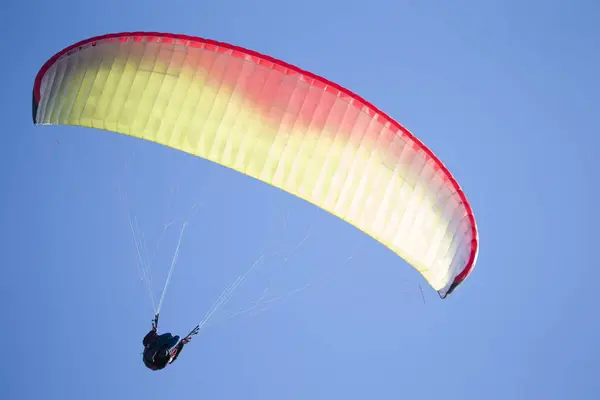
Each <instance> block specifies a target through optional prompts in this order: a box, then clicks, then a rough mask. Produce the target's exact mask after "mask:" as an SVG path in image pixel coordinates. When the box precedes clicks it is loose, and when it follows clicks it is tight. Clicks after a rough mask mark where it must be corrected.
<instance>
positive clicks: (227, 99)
mask: <svg viewBox="0 0 600 400" xmlns="http://www.w3.org/2000/svg"><path fill="white" fill-rule="evenodd" d="M33 120H34V123H35V124H55V125H78V126H85V127H91V128H98V129H103V130H107V131H112V132H118V133H121V134H125V135H130V136H133V137H137V138H141V139H145V140H149V141H153V142H156V143H159V144H162V145H165V146H169V147H172V148H175V149H178V150H181V151H184V152H188V153H191V154H194V155H196V156H198V157H202V158H205V159H208V160H211V161H213V162H216V163H218V164H221V165H223V166H226V167H228V168H231V169H234V170H236V171H239V172H241V173H243V174H247V175H249V176H251V177H254V178H256V179H259V180H261V181H264V182H266V183H268V184H270V185H273V186H275V187H278V188H280V189H282V190H284V191H287V192H289V193H291V194H293V195H295V196H298V197H300V198H302V199H304V200H306V201H309V202H310V203H313V204H314V205H316V206H318V207H321V208H322V209H324V210H327V211H328V212H330V213H331V214H334V215H336V216H338V217H339V218H341V219H343V220H345V221H347V222H348V223H350V224H351V225H353V226H355V227H356V228H358V229H360V230H362V231H363V232H365V233H366V234H368V235H370V236H372V237H373V238H375V239H376V240H378V241H379V242H381V243H382V244H384V245H385V246H387V247H388V248H389V249H391V250H392V251H394V252H395V253H397V254H398V255H399V256H401V257H402V258H404V259H405V260H406V261H407V262H408V263H409V264H411V265H412V266H413V267H414V268H416V269H417V270H418V271H419V272H420V273H421V274H422V275H423V276H424V278H425V279H426V280H427V281H428V282H429V284H430V285H431V286H432V287H433V288H434V289H435V290H437V291H438V293H439V295H440V296H441V297H442V298H444V297H446V296H447V295H448V294H449V293H450V292H451V291H452V290H454V288H455V287H456V286H458V285H459V284H460V283H461V282H462V281H463V280H464V279H465V278H466V277H467V275H469V273H470V272H471V270H472V268H473V266H474V264H475V261H476V258H477V252H478V234H477V227H476V224H475V219H474V217H473V213H472V212H471V208H470V206H469V204H468V202H467V200H466V197H465V195H464V193H463V192H462V190H461V189H460V187H459V185H458V183H457V182H456V180H455V179H454V178H453V177H452V175H451V174H450V172H449V171H448V170H447V168H446V167H445V166H444V165H443V164H442V163H441V162H440V161H439V160H438V159H437V158H436V156H435V155H434V154H433V153H432V152H431V151H430V150H429V149H428V148H426V147H425V146H424V145H423V144H422V143H421V142H420V141H419V140H418V139H416V138H415V137H414V136H413V135H412V134H411V133H410V132H408V131H407V130H406V129H405V128H404V127H402V126H401V125H400V124H399V123H397V122H396V121H394V120H393V119H391V118H390V117H389V116H387V115H386V114H384V113H383V112H381V111H380V110H378V109H377V108H375V107H374V106H373V105H371V104H370V103H368V102H367V101H365V100H364V99H362V98H360V97H359V96H357V95H355V94H353V93H351V92H350V91H349V90H347V89H344V88H342V87H340V86H339V85H336V84H334V83H332V82H330V81H328V80H326V79H324V78H321V77H318V76H316V75H314V74H312V73H309V72H307V71H303V70H301V69H299V68H297V67H295V66H292V65H289V64H287V63H284V62H282V61H279V60H276V59H274V58H271V57H268V56H265V55H262V54H259V53H256V52H253V51H250V50H246V49H243V48H240V47H236V46H232V45H229V44H226V43H220V42H215V41H212V40H207V39H202V38H197V37H189V36H183V35H175V34H168V33H148V32H132V33H117V34H110V35H104V36H100V37H95V38H91V39H87V40H84V41H81V42H79V43H76V44H74V45H72V46H70V47H68V48H66V49H64V50H63V51H61V52H59V53H57V54H56V55H55V56H54V57H52V58H51V59H50V60H48V62H46V64H45V65H44V66H43V67H42V68H41V70H40V71H39V73H38V75H37V77H36V79H35V83H34V91H33Z"/></svg>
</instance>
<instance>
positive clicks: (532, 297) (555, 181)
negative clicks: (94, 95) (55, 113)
mask: <svg viewBox="0 0 600 400" xmlns="http://www.w3.org/2000/svg"><path fill="white" fill-rule="evenodd" d="M599 17H600V3H599V2H596V1H591V0H590V1H584V0H579V1H566V0H565V1H552V0H548V1H541V0H540V1H521V0H519V1H517V0H513V1H491V0H489V1H481V0H471V1H460V0H457V1H451V2H450V1H435V2H425V1H403V0H396V1H391V0H386V1H378V0H374V1H369V2H354V1H324V0H319V1H316V0H306V1H302V2H281V1H273V0H270V1H265V0H254V1H227V0H223V1H218V2H200V1H180V0H173V1H170V2H167V1H162V2H159V1H155V0H146V1H137V0H130V1H126V2H120V1H117V0H106V1H102V2H90V1H73V0H53V1H34V2H17V1H16V0H9V1H8V2H5V4H4V5H3V6H2V12H0V19H1V24H0V27H1V28H0V29H1V30H2V37H3V38H4V42H3V45H4V52H3V57H2V62H0V68H1V71H0V82H1V87H2V91H1V92H0V100H1V105H2V121H3V125H2V129H1V130H2V138H3V140H2V143H3V144H2V146H0V151H1V152H2V156H1V157H0V163H1V168H0V184H1V186H0V187H1V188H2V191H1V196H0V201H1V207H0V213H1V214H0V215H1V219H0V221H1V226H2V231H1V235H2V236H1V238H0V239H1V240H0V243H1V245H2V253H1V254H2V263H1V264H0V265H1V268H2V279H1V280H0V289H1V290H0V300H1V304H2V305H3V306H4V312H3V316H2V319H1V321H2V323H1V327H2V329H0V340H1V341H2V343H4V352H3V354H4V357H3V359H4V362H3V363H2V365H1V366H0V393H2V398H3V399H7V400H13V399H40V398H43V399H61V400H67V399H78V400H79V399H92V400H93V399H106V398H111V399H133V398H139V399H153V398H167V397H166V396H169V398H190V399H191V398H194V399H196V398H198V399H203V398H206V399H261V400H268V399H277V400H282V399H361V400H363V399H402V398H406V399H409V398H410V399H436V400H439V399H441V398H444V399H447V400H451V399H461V400H464V399H477V400H481V399H487V400H494V399H596V398H598V397H597V396H598V391H599V390H600V379H599V378H598V371H600V361H599V360H600V350H599V348H600V347H599V345H598V338H600V313H598V307H597V299H596V296H595V294H594V293H595V292H594V290H595V289H596V284H597V282H598V280H599V279H600V262H599V261H598V259H597V256H596V254H597V253H596V250H597V248H598V243H597V240H598V239H600V236H599V235H598V230H597V227H598V225H599V223H600V220H599V218H598V212H597V199H598V190H597V182H598V173H599V172H600V163H599V162H598V161H597V159H596V157H597V149H598V146H599V141H598V133H599V132H598V122H597V121H598V118H597V117H598V115H597V113H598V112H599V111H598V110H599V107H598V93H599V91H600V79H598V71H599V70H600V62H599V56H598V54H599V53H598V43H599V41H600V28H599V27H598V22H597V21H598V20H599ZM131 30H149V31H164V32H173V33H183V34H188V35H195V36H202V37H207V38H211V39H216V40H219V41H225V42H229V43H233V44H236V45H240V46H243V47H247V48H250V49H253V50H257V51H259V52H262V53H266V54H269V55H271V56H273V57H276V58H280V59H283V60H285V61H287V62H290V63H292V64H296V65H298V66H300V67H301V68H304V69H307V70H310V71H312V72H314V73H316V74H319V75H322V76H324V77H326V78H328V79H331V80H333V81H335V82H337V83H339V84H341V85H342V86H345V87H347V88H349V89H351V90H353V91H355V92H356V93H358V94H359V95H361V96H363V97H365V98H366V99H368V100H369V101H371V102H373V103H374V104H375V105H377V106H378V107H379V108H381V109H382V110H384V111H386V112H387V113H388V114H390V115H391V116H393V117H394V118H396V119H397V120H398V121H399V122H400V123H402V124H403V125H404V126H406V127H407V128H408V129H410V130H411V131H412V132H413V133H414V134H415V135H416V136H418V137H419V138H420V139H422V140H423V142H424V143H425V144H426V145H427V146H429V147H430V148H431V149H432V150H433V151H434V152H435V153H436V154H437V155H438V156H439V157H440V159H441V160H442V161H443V162H444V163H445V164H446V165H447V166H448V167H449V169H450V170H451V171H452V173H453V174H454V175H455V176H456V178H457V180H458V181H459V183H460V184H461V185H462V187H463V189H464V190H465V193H466V195H467V197H468V199H469V201H470V202H471V204H472V207H473V210H474V213H475V217H476V219H477V221H478V226H479V230H480V239H481V250H480V255H479V260H478V263H477V265H476V267H475V270H474V272H473V273H472V275H471V276H470V277H469V278H468V279H467V281H466V282H465V283H464V284H463V285H462V286H461V287H460V288H459V289H457V291H456V292H455V293H454V294H452V295H451V296H450V297H449V298H447V299H446V300H441V299H439V297H438V296H437V294H436V293H435V292H434V291H433V290H432V289H431V288H430V287H429V286H428V285H427V283H426V282H425V281H424V279H422V277H421V276H420V275H418V274H417V273H416V272H415V271H414V270H413V269H412V268H411V267H410V266H409V265H408V264H406V263H405V262H404V261H402V260H401V259H399V258H398V257H396V256H395V255H394V254H392V253H391V252H390V251H389V250H387V249H385V248H384V247H383V246H381V245H379V244H377V243H375V242H374V241H373V240H372V239H370V238H368V237H366V236H365V235H363V234H361V233H360V232H358V231H357V230H355V229H353V228H351V227H350V226H349V225H346V224H344V223H343V222H341V221H340V220H338V219H336V218H335V217H333V216H331V215H328V214H326V213H324V212H322V211H321V210H319V209H316V208H315V207H313V206H310V205H308V204H306V203H304V202H302V201H300V200H298V199H296V198H293V197H292V196H290V195H287V194H285V193H283V192H280V191H278V190H276V189H274V188H271V187H268V186H267V185H264V184H261V183H258V182H256V181H253V180H251V179H248V178H246V177H244V176H241V175H240V174H236V173H234V172H233V171H229V170H225V169H223V168H221V167H219V166H217V165H214V164H211V163H209V162H206V161H204V160H200V159H197V158H193V157H191V156H188V155H186V154H183V153H178V152H176V151H173V150H169V149H166V148H161V147H159V146H155V145H151V144H149V143H144V142H141V141H135V140H130V139H128V138H126V137H122V136H119V135H116V134H109V133H106V132H100V131H95V130H89V129H82V128H64V127H34V126H33V124H32V122H31V92H32V86H33V79H34V77H35V74H36V73H37V71H38V69H39V68H40V67H41V65H42V64H43V63H44V62H45V61H46V60H47V59H48V58H49V57H50V56H51V55H53V54H54V53H55V52H56V51H58V50H60V49H62V48H64V47H65V46H67V45H69V44H71V43H73V42H76V41H79V40H81V39H85V38H88V37H90V36H94V35H99V34H104V33H110V32H121V31H131ZM594 110H596V112H594ZM595 113H596V114H595ZM120 193H124V195H125V197H124V198H126V199H127V201H122V200H121V199H122V198H123V197H120ZM194 204H199V208H198V210H199V211H198V213H197V214H196V215H195V216H194V218H193V219H191V220H190V223H189V226H188V228H187V230H186V233H185V236H184V238H183V241H182V246H181V251H180V254H179V259H178V263H177V267H176V269H175V272H174V275H173V279H172V282H171V285H170V287H169V290H168V292H167V295H166V298H165V303H164V306H163V313H162V316H161V331H162V330H165V329H167V330H171V331H173V332H174V333H178V334H185V333H187V331H188V330H190V329H191V328H193V326H195V325H196V324H197V323H198V322H199V321H200V320H201V319H202V317H203V316H204V314H205V312H206V311H207V310H208V309H209V307H210V306H211V304H212V303H213V302H214V300H215V299H216V298H217V297H218V295H219V294H220V293H221V291H222V290H223V289H224V287H225V286H227V285H228V284H229V283H230V282H231V281H233V280H234V279H235V278H236V277H237V276H238V275H240V274H243V273H244V272H245V271H246V270H247V269H248V268H249V267H250V265H252V263H253V262H254V261H255V260H256V259H257V258H258V257H259V256H260V255H261V254H263V253H265V254H266V258H265V262H264V263H263V264H261V265H259V266H258V267H257V268H256V269H255V270H254V271H253V272H252V273H251V274H250V275H249V276H248V279H247V281H246V282H244V284H243V285H241V286H240V287H239V288H238V289H237V290H236V292H234V295H233V297H232V298H231V301H230V302H229V303H228V304H227V305H226V306H225V307H224V308H223V309H221V310H220V311H219V312H218V313H216V314H215V315H214V317H213V319H212V320H211V321H212V324H209V325H208V327H207V329H206V330H204V331H203V332H202V333H201V334H200V335H199V336H197V337H195V338H194V340H193V342H192V343H191V344H190V345H189V346H188V347H186V349H185V351H184V353H183V354H182V355H181V357H180V358H179V359H178V361H177V362H176V363H175V364H173V365H172V366H170V367H169V368H167V369H166V370H164V371H161V372H158V373H156V372H152V371H149V370H148V369H146V368H145V367H144V366H143V364H142V362H141V356H140V353H141V350H142V348H141V340H142V337H143V335H144V334H145V333H146V332H147V331H148V329H149V328H150V321H151V319H152V306H151V302H150V299H149V297H148V294H147V292H146V290H145V287H144V285H143V282H142V281H141V280H140V276H139V272H138V269H137V267H136V256H137V255H136V251H135V247H134V244H133V239H132V234H131V230H130V228H129V225H128V219H127V215H128V213H130V214H131V215H135V217H136V219H137V221H139V228H140V232H142V233H143V236H144V239H145V242H146V244H147V246H146V249H147V253H148V254H149V255H150V256H151V255H152V254H156V258H155V262H154V263H153V266H152V272H153V278H154V291H155V293H156V295H157V296H158V295H159V294H160V290H161V286H162V282H164V278H165V277H166V273H167V271H168V267H169V263H170V257H171V256H172V254H173V251H174V248H175V246H176V243H177V238H178V234H179V229H180V228H181V224H182V222H183V221H184V220H185V219H186V218H188V216H189V215H191V214H192V207H193V206H194ZM170 221H174V222H173V224H172V225H171V226H170V227H169V228H168V229H167V230H166V231H165V235H164V236H163V240H162V241H161V245H160V247H157V243H158V241H159V238H160V237H161V234H162V232H163V230H164V229H163V227H164V226H165V224H167V223H168V222H170ZM307 236H308V238H306V237H307ZM305 238H306V240H304V241H303V239H305ZM157 248H158V251H156V249H157ZM353 254H355V255H354V257H353V258H352V259H351V260H350V261H349V262H347V263H345V264H344V261H345V260H347V259H348V258H349V257H351V256H352V255H353ZM307 284H311V286H309V287H307V288H306V289H305V290H302V291H300V292H297V293H295V294H293V295H288V294H289V293H290V292H292V291H294V290H295V289H298V288H302V287H304V286H305V285H307ZM419 285H421V287H422V288H423V294H424V298H425V302H423V300H422V299H421V294H420V290H419ZM286 295H288V296H287V297H286ZM276 297H284V298H283V299H279V300H275V301H271V302H269V303H266V304H265V301H266V300H269V299H272V298H276ZM261 298H262V303H259V304H258V307H256V308H255V309H254V311H251V312H245V313H241V314H239V315H237V316H234V317H232V318H229V317H230V316H231V315H232V314H233V313H234V312H236V311H237V310H240V309H244V308H252V307H253V306H254V305H255V304H256V303H257V301H258V300H260V299H261Z"/></svg>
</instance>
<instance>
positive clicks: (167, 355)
mask: <svg viewBox="0 0 600 400" xmlns="http://www.w3.org/2000/svg"><path fill="white" fill-rule="evenodd" d="M196 333H198V327H196V328H195V329H194V330H193V331H192V332H190V333H189V334H188V335H187V336H186V337H185V338H183V339H182V340H179V339H180V338H179V336H173V335H172V334H171V333H170V332H167V333H163V334H162V335H159V334H158V315H157V316H156V317H155V319H154V321H153V322H152V329H151V330H150V332H148V333H147V334H146V336H144V339H143V340H142V344H143V346H144V352H143V361H144V365H146V367H148V368H149V369H151V370H153V371H158V370H161V369H164V368H165V367H166V366H167V365H169V364H172V363H173V362H175V360H177V357H179V355H180V354H181V351H182V350H183V346H184V345H186V344H187V343H189V342H190V341H191V340H192V336H193V335H195V334H196Z"/></svg>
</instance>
